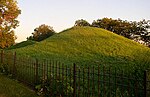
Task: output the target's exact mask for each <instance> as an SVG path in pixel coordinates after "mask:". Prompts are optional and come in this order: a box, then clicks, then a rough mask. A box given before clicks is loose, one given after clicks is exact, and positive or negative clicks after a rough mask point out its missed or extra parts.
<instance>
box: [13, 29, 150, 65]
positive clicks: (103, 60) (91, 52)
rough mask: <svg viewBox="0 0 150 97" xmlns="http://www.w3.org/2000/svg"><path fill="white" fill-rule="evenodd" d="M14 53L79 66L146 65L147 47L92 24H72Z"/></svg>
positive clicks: (149, 56) (149, 54) (149, 57)
mask: <svg viewBox="0 0 150 97" xmlns="http://www.w3.org/2000/svg"><path fill="white" fill-rule="evenodd" d="M11 51H16V52H17V54H18V55H21V56H30V57H34V58H38V59H50V60H58V61H60V62H61V63H65V64H72V63H76V64H79V65H96V64H103V65H104V64H105V65H113V66H124V68H126V66H128V68H130V67H132V66H133V65H135V64H136V65H137V66H138V68H140V67H142V68H143V66H144V68H148V66H149V65H150V49H149V48H147V47H145V46H142V45H140V44H138V43H136V42H133V41H131V40H129V39H127V38H124V37H122V36H119V35H117V34H114V33H112V32H110V31H107V30H104V29H100V28H94V27H74V28H70V29H68V30H65V31H62V32H61V33H59V34H56V35H54V36H52V37H50V38H48V39H46V40H44V41H42V42H39V43H36V44H33V45H30V46H26V47H22V48H18V49H14V50H11Z"/></svg>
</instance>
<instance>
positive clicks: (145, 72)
mask: <svg viewBox="0 0 150 97" xmlns="http://www.w3.org/2000/svg"><path fill="white" fill-rule="evenodd" d="M144 97H147V71H146V70H145V71H144Z"/></svg>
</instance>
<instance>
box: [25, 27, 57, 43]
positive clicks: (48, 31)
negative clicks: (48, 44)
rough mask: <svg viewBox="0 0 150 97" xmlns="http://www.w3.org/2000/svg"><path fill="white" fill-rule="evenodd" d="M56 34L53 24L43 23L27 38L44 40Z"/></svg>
mask: <svg viewBox="0 0 150 97" xmlns="http://www.w3.org/2000/svg"><path fill="white" fill-rule="evenodd" d="M54 34H55V31H54V30H53V28H52V27H51V26H48V25H45V24H42V25H40V26H39V27H37V28H35V29H34V32H33V33H32V35H31V36H30V37H27V40H33V41H42V40H44V39H46V38H48V37H50V36H52V35H54Z"/></svg>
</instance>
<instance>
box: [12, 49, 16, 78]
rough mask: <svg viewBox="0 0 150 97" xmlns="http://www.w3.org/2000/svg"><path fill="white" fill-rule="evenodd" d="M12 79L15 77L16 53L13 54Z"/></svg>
mask: <svg viewBox="0 0 150 97" xmlns="http://www.w3.org/2000/svg"><path fill="white" fill-rule="evenodd" d="M13 77H14V78H15V77H16V52H15V53H14V64H13Z"/></svg>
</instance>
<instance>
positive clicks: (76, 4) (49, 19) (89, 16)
mask: <svg viewBox="0 0 150 97" xmlns="http://www.w3.org/2000/svg"><path fill="white" fill-rule="evenodd" d="M149 4H150V0H18V6H19V7H20V9H21V11H22V13H21V15H20V16H19V18H18V19H19V21H20V26H19V27H18V28H17V29H16V35H17V37H18V39H17V40H16V42H21V41H24V40H26V37H28V36H30V35H31V33H32V32H33V30H34V28H36V27H38V26H39V25H41V24H47V25H50V26H52V27H53V28H54V30H55V31H57V32H60V31H62V30H64V29H67V28H69V27H72V26H73V25H74V23H75V21H76V20H78V19H85V20H87V21H88V22H90V23H92V21H93V20H97V19H98V18H103V17H108V18H113V19H117V18H121V19H123V20H131V21H134V20H136V21H138V20H142V19H146V20H148V19H150V12H149V9H150V6H149Z"/></svg>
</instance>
